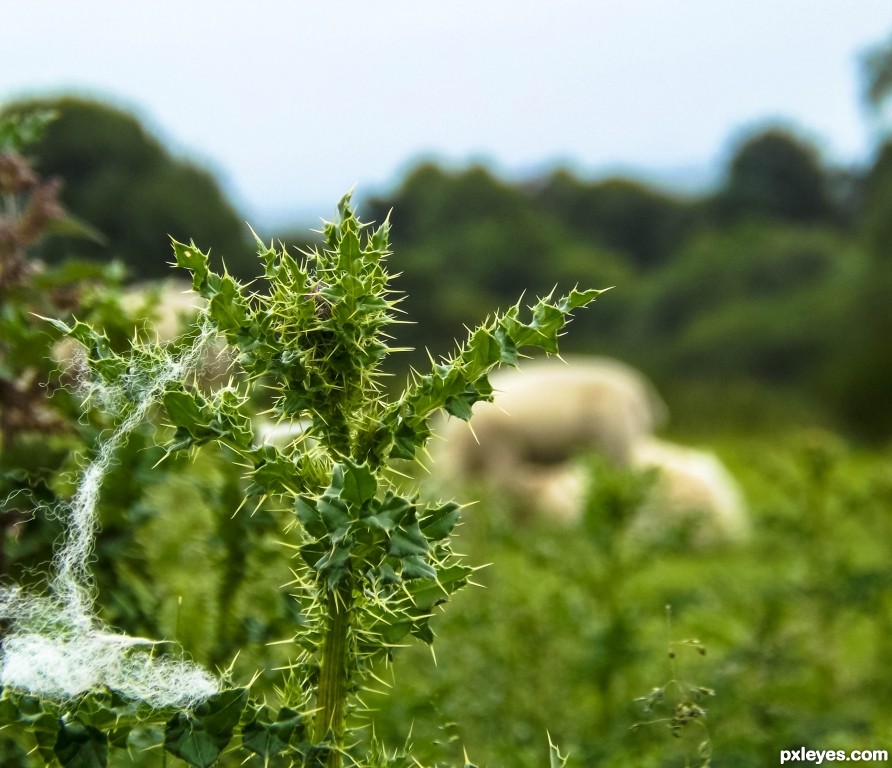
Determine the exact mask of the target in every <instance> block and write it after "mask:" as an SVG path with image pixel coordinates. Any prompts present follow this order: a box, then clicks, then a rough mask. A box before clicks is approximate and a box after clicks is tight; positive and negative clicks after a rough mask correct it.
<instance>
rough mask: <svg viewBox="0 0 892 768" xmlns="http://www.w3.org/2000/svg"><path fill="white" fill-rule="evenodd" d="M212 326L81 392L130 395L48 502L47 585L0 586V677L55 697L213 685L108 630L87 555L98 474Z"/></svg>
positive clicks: (166, 698) (168, 696)
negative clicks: (57, 500)
mask: <svg viewBox="0 0 892 768" xmlns="http://www.w3.org/2000/svg"><path fill="white" fill-rule="evenodd" d="M213 337H214V332H213V330H212V328H211V326H210V324H209V323H205V324H204V325H203V327H202V329H201V332H200V333H199V334H198V336H197V337H196V339H195V341H194V343H193V344H192V345H191V346H190V347H189V348H188V349H186V350H185V351H184V352H182V353H181V354H179V355H175V354H173V353H172V352H171V350H170V348H169V347H164V346H160V345H159V346H157V347H153V348H152V353H153V354H152V355H151V356H147V358H146V361H145V363H146V364H145V366H144V367H142V370H141V371H136V370H133V369H131V371H130V372H128V373H127V374H125V375H124V376H123V377H122V378H121V381H118V382H113V383H111V384H109V383H107V382H102V383H97V382H94V383H91V384H88V385H87V387H86V395H87V397H88V398H93V399H94V400H95V401H96V402H98V403H100V404H102V405H104V406H106V407H110V406H115V407H118V408H119V407H120V406H121V404H122V403H131V405H129V406H128V408H129V410H127V411H126V416H125V418H124V419H123V421H121V423H120V424H119V425H118V426H117V428H116V429H115V430H114V432H112V434H111V435H110V436H109V437H108V438H107V439H106V440H105V441H104V442H103V443H102V445H101V447H100V449H99V451H98V453H97V455H96V457H95V458H94V459H93V461H92V462H91V463H90V464H89V465H88V466H87V467H86V469H85V470H84V473H83V475H82V477H81V480H80V483H79V485H78V488H77V491H76V492H75V494H74V496H73V497H72V499H71V501H70V502H68V503H67V504H65V505H62V507H61V508H60V509H57V510H55V511H54V512H55V514H57V515H58V516H59V517H60V518H61V519H62V520H63V521H64V523H65V534H64V536H63V539H62V543H61V546H60V547H59V548H58V550H57V551H56V554H55V558H54V560H53V570H54V574H53V577H52V579H51V580H50V584H49V587H50V593H49V594H48V595H46V596H39V595H31V594H28V593H25V592H24V591H22V590H21V589H19V588H18V587H11V588H5V589H2V590H0V618H2V619H4V620H6V621H7V622H8V623H9V624H10V629H9V631H8V632H7V635H6V637H5V638H4V639H3V649H2V656H0V682H2V683H3V685H6V686H10V687H12V688H15V689H19V690H24V691H28V692H30V693H34V694H40V695H43V696H47V697H50V698H54V699H66V698H70V697H72V696H76V695H78V694H80V693H84V692H86V691H89V690H97V689H102V688H109V689H112V690H115V691H118V692H120V693H121V694H123V695H125V696H127V697H130V698H134V699H139V700H142V701H145V702H146V703H148V704H150V705H151V706H154V707H159V708H160V707H188V706H192V705H194V704H197V703H198V702H200V701H202V700H204V699H206V698H207V697H209V696H211V695H213V694H214V693H216V692H217V691H218V690H219V682H218V680H217V679H216V678H214V677H213V676H211V675H210V674H209V673H207V672H206V671H204V670H203V669H201V668H200V667H198V666H196V665H194V664H191V663H189V662H186V661H178V660H174V659H170V658H168V657H163V656H162V657H157V656H155V655H154V649H155V647H156V646H157V645H159V643H158V641H152V640H146V639H144V638H134V637H129V636H127V635H121V634H116V633H114V632H112V631H111V630H110V629H109V628H108V627H106V626H105V625H104V624H103V623H102V622H101V621H100V620H99V618H98V617H97V616H96V611H95V599H96V598H95V589H94V586H93V580H92V577H91V575H90V572H89V568H88V565H87V564H88V562H89V560H90V556H91V554H92V552H93V547H94V544H95V538H96V526H97V510H98V503H99V494H100V490H101V487H102V481H103V478H104V477H105V475H106V474H107V472H108V471H109V468H110V467H111V465H112V462H113V459H114V455H115V452H116V451H117V449H118V448H119V447H120V446H122V445H123V444H124V443H125V442H126V440H127V438H128V436H129V435H130V433H131V432H132V431H133V430H134V429H135V428H136V427H137V426H138V425H139V424H140V423H141V422H142V421H143V420H144V419H145V418H146V415H147V413H148V411H149V409H150V408H151V406H152V404H153V403H155V402H157V401H158V399H159V397H160V396H161V394H162V393H163V392H164V389H165V387H166V386H168V385H169V384H171V383H172V382H176V381H184V380H186V379H187V378H188V377H189V376H190V375H191V374H192V373H194V372H195V370H196V367H197V365H198V364H199V361H200V359H201V357H202V354H203V353H204V352H205V350H206V349H207V347H208V345H209V343H210V341H211V340H212V339H213Z"/></svg>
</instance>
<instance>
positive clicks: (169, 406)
mask: <svg viewBox="0 0 892 768" xmlns="http://www.w3.org/2000/svg"><path fill="white" fill-rule="evenodd" d="M322 234H323V236H324V244H323V245H322V246H321V247H320V248H317V249H315V250H313V251H310V252H307V253H304V254H302V256H301V258H300V259H298V258H295V257H293V256H292V255H290V254H289V253H288V252H287V251H286V250H285V249H284V248H274V247H272V246H270V247H267V246H265V245H264V244H263V243H261V242H260V241H259V240H258V255H259V258H260V261H261V264H262V269H263V274H262V280H261V281H258V283H257V284H256V285H255V284H252V285H251V286H245V285H242V284H240V283H239V282H238V281H237V280H235V279H234V278H233V277H232V276H230V275H229V274H228V273H226V271H225V270H223V271H222V272H217V271H214V270H213V269H211V267H210V265H209V256H208V254H207V253H204V252H202V251H201V250H200V249H199V248H198V247H197V246H196V245H195V244H194V243H192V244H189V245H186V244H183V243H179V242H175V243H174V244H173V250H174V254H175V259H176V263H177V265H179V266H180V267H183V268H186V269H188V270H189V271H191V274H192V287H193V289H194V290H195V291H196V292H198V293H199V294H200V295H201V296H203V297H204V298H205V299H206V300H207V309H206V311H204V312H203V313H202V315H201V317H200V318H199V320H198V322H197V323H196V326H195V328H194V329H193V331H192V332H191V335H190V336H188V337H186V338H182V339H179V340H177V342H175V343H174V344H173V345H172V346H162V345H158V344H151V343H141V342H136V343H135V344H134V347H133V349H132V350H131V352H130V353H129V354H128V355H119V354H117V353H115V352H113V351H112V349H111V347H110V345H109V344H108V342H107V339H106V338H105V337H104V335H103V334H102V333H101V332H99V331H97V330H95V329H93V328H92V327H90V326H89V325H87V324H85V323H82V322H73V323H72V324H65V323H61V322H59V321H56V322H55V325H56V327H57V328H60V329H61V330H63V331H64V332H65V333H67V334H69V335H70V336H72V337H74V338H75V339H77V340H78V341H80V342H81V343H82V344H83V345H84V346H85V348H86V349H87V359H88V367H87V368H86V371H85V373H83V378H84V381H83V384H84V388H85V392H86V393H87V395H88V396H89V397H90V398H92V399H93V400H94V401H96V402H104V403H105V404H106V405H107V406H109V407H111V408H113V409H115V410H116V411H118V412H119V413H120V414H121V422H122V423H127V420H128V419H129V420H130V421H131V422H132V421H133V420H134V419H136V418H143V417H144V416H145V417H148V416H149V415H150V414H151V413H152V411H151V410H150V409H149V408H147V404H149V403H151V404H152V405H158V406H160V412H161V413H162V414H163V416H162V419H163V421H164V422H166V425H167V426H168V427H169V429H168V430H167V432H165V434H166V435H167V437H168V438H169V439H168V441H167V444H166V445H167V452H168V453H169V454H175V453H179V452H193V451H196V450H198V449H199V448H201V447H202V446H205V445H208V444H211V443H216V444H218V445H219V446H221V447H222V450H223V451H225V452H226V454H227V455H228V457H229V458H230V460H231V463H232V465H233V466H234V467H237V470H234V471H240V473H241V475H242V476H243V482H244V500H243V503H242V508H241V509H240V510H239V511H238V514H241V515H244V514H251V512H252V510H255V509H259V508H260V507H261V506H263V507H264V508H266V509H272V510H274V511H275V512H276V514H277V515H278V519H279V521H280V523H281V535H282V538H283V541H284V543H286V544H287V545H288V546H289V547H290V548H291V549H292V551H293V552H294V558H293V568H292V577H291V582H290V584H289V585H288V589H289V591H290V593H291V594H293V596H294V599H295V600H296V601H297V602H298V604H299V606H300V612H301V614H302V616H303V620H302V621H301V622H300V625H299V626H297V627H295V629H294V633H293V635H292V636H291V637H290V638H288V639H287V640H286V641H285V642H286V644H287V646H288V647H289V649H290V654H289V656H290V661H289V663H288V664H287V666H286V668H285V669H284V670H282V677H281V681H280V684H279V685H278V687H277V690H276V695H275V696H274V697H272V696H270V698H271V699H274V700H260V699H257V698H253V697H252V695H251V691H250V686H248V687H244V688H240V687H236V686H234V684H233V683H232V681H230V680H225V681H220V685H219V686H218V687H217V688H216V689H215V690H212V691H210V692H202V693H201V694H200V695H198V696H195V695H194V692H193V696H191V697H190V696H182V695H180V696H177V695H172V696H171V697H170V698H169V699H165V698H164V697H163V696H161V697H159V696H158V694H157V692H155V693H154V694H153V695H151V696H150V695H142V693H141V692H140V689H139V683H138V682H134V683H133V684H132V685H128V686H127V687H126V690H125V691H123V693H122V687H121V685H120V684H119V683H117V682H115V684H110V683H109V681H107V680H101V679H100V680H99V681H98V682H96V681H93V682H91V683H90V684H88V685H81V686H80V687H78V686H76V685H75V686H74V687H72V686H71V685H69V686H68V687H67V688H64V689H63V690H62V691H61V693H60V691H59V686H56V688H52V687H50V688H48V689H43V690H41V689H39V686H38V690H22V689H23V688H25V687H26V686H23V685H21V684H16V683H15V681H14V680H13V681H10V679H9V676H8V675H7V674H6V673H7V672H8V669H4V682H5V684H6V686H7V690H6V692H5V694H4V699H3V702H4V706H5V709H3V708H2V707H0V720H3V721H4V722H9V723H13V724H16V725H18V726H19V727H21V726H22V725H23V724H25V725H26V727H29V726H28V724H29V723H30V724H31V727H32V729H36V726H35V725H34V723H35V722H36V721H35V717H36V715H35V712H37V713H43V714H46V713H47V712H49V713H50V715H51V717H49V718H43V719H41V720H40V721H39V722H40V723H41V728H43V729H44V730H43V731H39V733H40V734H41V735H40V738H39V739H38V746H39V748H40V750H41V755H42V756H43V757H44V759H45V760H46V761H47V762H50V761H51V760H53V759H55V760H57V761H59V762H60V763H61V764H63V765H65V766H84V765H91V766H93V765H100V766H103V765H105V764H106V761H107V753H108V746H109V744H111V745H112V746H120V745H125V744H126V742H127V738H128V736H129V733H130V731H132V730H133V729H135V728H138V727H144V726H146V725H151V724H163V728H164V733H165V736H164V746H165V748H166V750H167V751H168V752H170V753H172V754H174V755H176V756H178V757H180V758H181V759H183V760H184V761H185V762H187V763H188V764H190V765H193V766H199V768H205V767H206V766H210V765H213V764H214V763H215V762H216V761H217V760H218V759H219V757H220V755H221V753H222V752H223V750H225V749H227V747H230V748H232V749H239V750H243V751H242V757H243V758H244V757H247V756H249V755H250V753H253V754H255V755H257V756H259V757H260V758H261V759H262V761H263V762H264V763H266V764H268V762H269V760H270V759H272V758H277V759H278V760H284V761H285V764H288V765H301V766H320V767H321V766H326V767H327V768H340V766H343V765H376V766H377V765H404V764H406V765H407V764H411V760H410V757H409V756H408V755H407V754H406V753H404V752H398V753H396V754H393V755H388V753H387V752H386V751H385V750H384V749H383V748H382V747H380V746H378V745H376V744H375V740H374V739H372V740H371V742H372V744H371V746H369V745H368V741H369V740H368V739H363V738H362V737H361V736H362V731H361V727H362V726H363V725H364V724H367V722H368V713H367V712H365V711H364V705H363V703H362V694H363V692H364V691H367V690H369V689H370V688H371V685H372V681H373V680H374V674H375V670H376V668H377V667H378V666H379V665H380V664H382V663H389V662H390V660H391V659H392V657H393V654H394V651H395V649H396V648H398V647H399V646H400V645H401V644H404V643H405V642H406V641H408V640H409V639H410V638H413V637H414V638H417V639H420V640H421V641H423V642H426V643H431V642H432V641H433V639H434V636H433V632H432V629H431V626H430V621H431V618H432V615H433V611H434V609H435V607H436V606H438V605H440V604H442V603H444V602H445V601H446V600H447V599H448V598H449V597H450V595H452V594H453V593H454V592H455V591H456V590H458V589H459V588H461V587H462V586H464V585H465V584H467V583H468V580H469V577H470V575H471V574H472V572H473V567H472V566H470V565H468V564H467V563H465V562H463V560H462V558H461V557H460V556H458V555H457V554H456V553H455V552H454V551H453V549H452V546H451V537H452V534H453V530H454V528H455V526H456V524H457V523H458V521H459V517H460V514H461V507H460V505H459V504H458V503H456V502H454V501H443V502H430V501H423V500H422V498H421V495H420V493H419V492H418V491H417V490H414V491H413V492H411V493H408V494H406V493H404V492H403V490H402V488H403V487H404V486H405V485H406V483H404V482H400V481H399V478H398V475H397V474H395V472H394V469H393V468H394V463H395V462H400V461H403V462H405V461H409V462H411V461H415V460H418V459H420V458H422V457H423V455H424V453H425V446H426V443H427V442H428V440H429V439H430V437H431V434H432V433H431V424H432V420H433V418H434V417H435V416H437V415H438V414H439V413H440V412H442V411H445V412H446V413H448V414H450V415H451V416H454V417H457V418H461V419H465V420H467V419H469V418H470V417H471V415H472V410H471V409H472V406H473V405H474V403H476V402H478V401H487V400H491V399H493V395H494V393H493V389H492V387H491V386H490V383H489V381H488V378H487V375H488V373H489V372H490V371H491V370H492V369H493V368H495V367H497V366H499V365H501V364H507V365H516V364H517V363H518V362H519V360H520V358H521V356H522V350H523V349H524V348H525V347H538V348H539V349H541V350H544V351H545V352H546V353H548V354H557V352H558V338H559V336H560V335H561V332H562V330H563V328H564V326H565V325H566V323H567V322H568V320H569V316H570V313H571V312H572V311H573V310H574V309H577V308H580V307H583V306H585V305H587V304H589V303H590V302H591V301H593V300H594V299H595V297H596V296H597V295H598V293H599V291H597V290H587V291H577V290H573V291H571V292H570V293H569V294H568V295H566V296H564V297H561V298H555V297H553V296H551V295H550V296H548V297H546V298H544V299H541V300H539V301H537V302H536V303H535V304H533V305H532V306H531V307H528V308H526V309H524V308H522V306H521V304H520V303H518V304H516V305H515V306H513V307H511V308H510V309H508V310H507V311H505V312H504V313H500V314H497V315H495V316H493V317H491V318H490V319H488V320H487V321H485V322H484V323H483V324H482V325H481V326H479V327H478V328H476V329H475V330H473V331H471V332H470V333H469V335H468V338H467V340H466V341H465V342H464V343H463V344H461V345H460V346H459V347H458V348H457V349H456V350H455V352H454V353H453V354H452V355H451V356H448V357H445V358H443V359H441V360H439V361H432V363H431V369H430V371H429V372H427V373H421V372H419V371H413V372H412V373H411V374H410V376H409V378H408V381H407V383H406V386H405V389H404V390H403V391H402V393H401V394H399V395H398V396H395V397H392V396H388V388H387V387H385V379H384V376H385V374H384V368H383V363H384V361H385V359H386V358H387V356H388V355H389V354H390V353H391V352H393V351H395V350H394V348H393V340H392V337H391V336H390V335H389V333H388V331H389V329H390V328H391V326H392V325H393V324H394V323H396V322H399V316H398V307H397V305H398V303H399V297H398V296H397V295H396V294H395V293H394V292H393V291H392V289H391V287H390V276H389V274H388V271H387V268H386V259H387V257H388V255H389V237H388V234H389V223H388V222H387V221H385V222H383V223H382V224H380V226H377V227H376V228H373V227H371V226H368V225H366V224H363V223H362V222H361V221H360V220H359V219H358V218H357V217H356V215H355V214H354V212H353V210H352V209H351V206H350V198H349V196H347V197H345V198H344V200H342V202H341V204H340V206H339V217H338V221H337V222H333V223H327V224H326V225H325V226H324V230H323V233H322ZM214 339H221V340H222V341H223V342H224V343H225V345H226V346H227V347H229V348H230V349H231V350H232V352H233V355H234V360H235V362H234V366H235V369H234V370H233V372H232V377H231V378H230V379H229V381H228V382H227V383H226V384H225V385H223V386H219V387H217V388H209V387H207V386H206V385H203V384H202V383H201V382H200V381H199V380H198V377H197V376H196V364H197V363H196V361H198V360H199V359H200V358H201V357H202V355H204V354H207V350H208V349H211V348H213V340H214ZM260 403H262V404H263V405H258V404H260ZM258 408H264V409H265V411H264V414H263V415H264V416H265V417H266V418H267V419H271V420H273V421H274V422H276V423H278V424H280V425H282V426H284V427H288V433H289V437H288V438H287V440H286V441H284V443H283V444H278V443H272V442H268V441H262V440H260V439H258V437H257V435H256V434H255V426H256V419H255V417H256V416H257V413H256V411H257V410H258ZM134 414H137V416H134ZM125 438H126V433H123V434H122V433H121V432H120V430H119V432H117V433H115V435H114V436H113V438H112V439H116V440H123V439H125ZM107 468H108V464H106V465H105V466H104V467H103V471H105V470H107ZM100 474H101V473H100ZM235 511H236V510H233V512H235ZM91 525H92V523H91V522H90V521H87V524H86V525H85V526H81V528H79V529H78V531H80V532H81V533H80V534H79V535H88V534H89V532H90V526H91ZM84 531H86V534H84ZM72 535H74V534H73V533H72V532H71V529H70V530H69V536H72ZM80 552H81V553H82V554H83V556H84V558H86V557H87V555H88V553H89V548H88V547H87V548H86V549H81V550H80ZM71 569H73V570H74V571H75V572H76V574H78V573H79V574H80V576H79V579H80V580H79V581H78V580H77V579H76V580H75V581H76V582H77V583H76V584H75V588H74V589H68V591H67V592H66V591H65V590H60V592H61V593H62V594H61V597H60V600H62V601H63V602H64V601H66V600H67V601H69V602H70V601H71V600H75V601H77V600H80V601H81V602H82V603H84V602H88V600H85V598H84V596H85V595H86V596H87V597H89V596H90V584H89V577H88V575H87V574H86V566H85V564H83V563H81V564H80V565H78V566H77V567H72V568H71ZM57 582H58V579H57ZM71 595H73V597H71ZM35 610H37V612H38V613H39V608H38V609H35ZM19 613H20V614H21V613H23V612H22V611H19ZM31 618H33V616H31ZM90 620H91V621H93V620H94V619H93V618H92V617H90ZM42 631H45V630H42ZM53 631H60V630H58V628H57V629H56V630H53ZM94 634H95V633H94ZM100 634H102V633H100ZM102 636H103V637H105V636H106V635H105V634H102ZM68 637H69V638H74V640H73V641H72V642H74V643H75V644H76V642H77V641H78V638H79V637H80V635H71V634H69V636H68ZM117 642H118V644H119V645H126V641H124V640H120V641H117ZM142 642H144V641H142V640H138V639H135V640H134V644H135V645H139V643H142ZM124 653H125V655H126V657H127V658H130V657H131V656H132V655H133V654H139V653H144V654H145V653H148V654H150V655H152V656H154V655H155V654H158V653H161V649H160V648H158V647H157V646H154V645H152V646H151V648H150V649H149V650H146V649H145V648H140V647H136V648H134V647H131V646H130V645H127V646H126V648H125V650H124ZM171 663H173V662H171ZM140 668H141V669H142V671H143V673H144V671H145V665H142V666H141V667H140ZM176 669H178V670H182V668H181V667H177V668H176ZM48 674H49V673H48ZM159 674H160V672H159ZM35 695H36V699H35V698H34V696H35ZM35 701H38V702H42V703H40V704H35V703H34V702H35ZM184 702H185V703H184ZM96 713H100V714H96ZM29 718H30V719H29ZM54 724H55V725H54ZM36 732H38V731H36V730H35V733H36ZM233 737H236V740H235V742H234V743H233ZM72 742H74V743H75V744H76V745H80V746H77V748H75V747H72ZM277 756H278V757H277Z"/></svg>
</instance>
